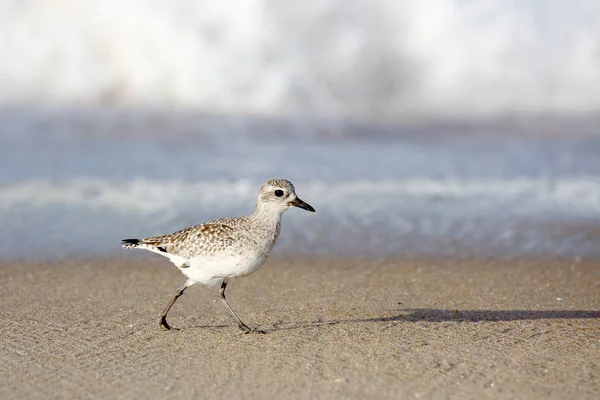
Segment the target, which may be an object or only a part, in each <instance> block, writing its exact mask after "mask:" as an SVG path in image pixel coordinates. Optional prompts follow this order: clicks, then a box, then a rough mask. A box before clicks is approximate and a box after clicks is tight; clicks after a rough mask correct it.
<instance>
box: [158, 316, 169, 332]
mask: <svg viewBox="0 0 600 400" xmlns="http://www.w3.org/2000/svg"><path fill="white" fill-rule="evenodd" d="M159 326H160V327H161V328H162V329H163V330H165V331H170V330H171V326H170V325H169V324H168V323H167V317H166V316H165V315H163V316H162V317H160V321H159Z"/></svg>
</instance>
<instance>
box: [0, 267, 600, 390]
mask: <svg viewBox="0 0 600 400" xmlns="http://www.w3.org/2000/svg"><path fill="white" fill-rule="evenodd" d="M183 280H184V279H183V276H182V275H180V274H179V272H178V271H177V270H176V269H175V268H174V267H173V266H172V265H170V264H168V263H167V262H166V261H165V260H162V259H158V258H148V259H145V258H144V259H133V260H132V259H106V260H105V259H102V260H85V261H81V260H67V261H62V262H30V261H28V262H21V263H17V262H3V263H0V281H1V288H2V290H1V291H0V300H1V304H2V306H1V311H2V312H1V314H0V318H1V325H0V331H1V341H0V359H1V361H2V362H1V363H0V397H1V398H2V399H17V398H19V399H20V398H29V399H35V398H39V399H49V398H92V397H93V398H111V399H119V398H122V399H129V398H149V399H154V398H156V399H165V398H178V399H180V398H203V399H205V398H209V399H210V398H215V399H217V398H232V399H233V398H255V399H275V398H277V399H281V398H284V399H285V398H290V399H341V398H360V399H364V398H374V399H398V398H433V399H446V398H451V399H485V398H494V399H510V398H518V399H597V398H600V263H598V262H576V261H554V262H548V261H531V260H529V261H510V262H509V261H502V262H500V261H476V260H472V261H448V260H446V261H424V260H420V261H379V260H366V261H359V260H351V261H343V262H342V261H332V260H311V259H296V260H277V259H272V260H270V261H269V262H268V263H267V265H265V267H264V268H263V269H261V270H260V271H258V272H257V273H256V274H254V275H252V276H249V277H246V278H243V279H239V280H233V281H232V282H231V283H230V285H229V287H228V299H229V301H230V303H231V305H232V306H233V308H234V309H235V310H236V311H237V312H238V314H239V315H240V317H242V319H243V320H244V321H245V322H246V323H247V324H249V325H250V326H254V327H260V328H261V329H263V330H266V331H267V333H266V334H249V335H244V334H240V333H239V332H238V330H237V327H236V326H235V325H234V324H233V322H232V321H231V320H230V317H229V315H228V314H227V312H226V310H225V308H224V307H223V306H222V305H221V304H220V303H219V302H218V300H217V290H216V288H205V287H200V286H194V287H192V288H190V289H188V291H187V292H186V293H185V294H184V296H182V297H181V299H180V300H179V301H178V302H177V304H176V305H175V307H174V308H173V309H172V311H171V314H170V319H169V322H170V323H171V325H172V326H174V327H176V328H179V330H174V331H169V332H167V331H162V330H161V329H160V328H159V326H158V316H159V315H160V312H161V311H162V309H163V307H164V306H165V305H166V303H167V302H168V300H169V299H170V297H171V296H172V295H173V293H174V290H175V288H176V287H177V286H179V285H180V284H181V283H182V282H183Z"/></svg>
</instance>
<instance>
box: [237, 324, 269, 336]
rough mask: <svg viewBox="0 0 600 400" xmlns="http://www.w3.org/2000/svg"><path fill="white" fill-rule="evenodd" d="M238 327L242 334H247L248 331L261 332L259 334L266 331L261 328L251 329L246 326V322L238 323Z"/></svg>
mask: <svg viewBox="0 0 600 400" xmlns="http://www.w3.org/2000/svg"><path fill="white" fill-rule="evenodd" d="M238 328H240V331H242V333H244V334H248V333H261V334H265V333H267V332H266V331H263V330H261V329H252V328H250V327H248V325H246V324H243V323H242V324H238Z"/></svg>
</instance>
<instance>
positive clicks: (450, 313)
mask: <svg viewBox="0 0 600 400" xmlns="http://www.w3.org/2000/svg"><path fill="white" fill-rule="evenodd" d="M397 311H399V314H396V315H391V316H382V317H373V318H351V319H331V320H317V321H301V322H282V323H275V324H273V325H272V326H270V327H265V326H261V328H262V329H264V332H263V333H268V332H275V331H281V330H291V329H302V328H310V327H318V326H332V325H342V324H359V323H369V322H400V321H404V322H422V321H425V322H481V321H487V322H499V321H525V320H538V319H581V318H598V319H600V311H589V310H544V311H533V310H446V309H433V308H411V309H398V310H397ZM196 327H197V328H213V329H221V328H230V327H231V326H230V325H210V326H209V325H198V326H196Z"/></svg>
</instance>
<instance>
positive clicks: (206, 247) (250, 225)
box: [121, 179, 315, 333]
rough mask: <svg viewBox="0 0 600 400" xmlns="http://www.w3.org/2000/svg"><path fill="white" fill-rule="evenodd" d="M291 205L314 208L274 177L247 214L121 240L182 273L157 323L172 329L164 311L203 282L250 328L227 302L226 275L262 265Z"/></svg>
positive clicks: (245, 272)
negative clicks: (215, 288) (164, 259)
mask: <svg viewBox="0 0 600 400" xmlns="http://www.w3.org/2000/svg"><path fill="white" fill-rule="evenodd" d="M291 207H299V208H302V209H304V210H307V211H311V212H315V209H314V208H313V207H312V206H310V205H309V204H307V203H305V202H304V201H302V200H301V199H300V198H299V197H298V196H297V195H296V191H295V188H294V185H293V184H292V183H291V182H290V181H287V180H285V179H273V180H270V181H267V182H266V183H265V184H263V185H262V187H261V188H260V191H259V193H258V198H257V200H256V206H255V208H254V212H253V213H252V214H251V215H248V216H245V217H235V218H221V219H216V220H213V221H209V222H205V223H203V224H200V225H195V226H192V227H189V228H186V229H183V230H180V231H177V232H174V233H171V234H168V235H162V236H154V237H148V238H144V239H124V240H122V243H121V244H122V246H123V248H125V249H145V250H149V251H151V252H153V253H156V254H160V255H161V256H164V257H167V258H168V259H169V260H170V261H171V262H172V263H173V264H175V265H176V266H177V268H179V270H180V271H181V272H182V273H183V274H184V275H185V276H186V277H187V281H186V282H185V283H184V284H183V285H182V286H180V287H179V288H178V289H177V291H176V292H175V296H174V297H173V298H172V299H171V301H170V302H169V304H167V306H166V307H165V309H164V311H163V312H162V314H161V317H160V326H161V327H163V328H164V329H171V327H170V326H169V324H168V323H167V313H168V312H169V310H170V309H171V307H173V304H175V302H176V301H177V299H178V298H179V297H180V296H181V295H182V294H183V292H184V291H185V290H186V289H187V288H189V287H190V286H192V285H194V284H196V283H202V284H205V285H209V286H217V285H221V287H220V289H219V299H220V300H221V302H223V304H224V305H225V307H227V310H229V314H231V316H232V318H233V319H234V320H235V322H236V323H237V326H238V328H239V329H240V330H242V331H243V332H245V333H248V332H250V331H252V330H251V329H250V328H249V327H248V326H247V325H246V324H245V323H244V322H242V320H241V319H240V318H239V317H238V316H237V315H236V313H235V312H234V311H233V309H232V308H231V306H230V305H229V303H228V302H227V299H226V298H225V288H226V287H227V282H228V281H229V280H230V279H232V278H238V277H241V276H246V275H249V274H251V273H253V272H255V271H256V270H258V269H259V268H260V267H261V266H262V265H263V264H264V262H265V260H266V258H267V256H268V254H269V252H270V251H271V249H272V248H273V246H274V245H275V242H276V241H277V237H278V236H279V232H280V229H281V214H283V212H284V211H286V210H287V209H288V208H291Z"/></svg>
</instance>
